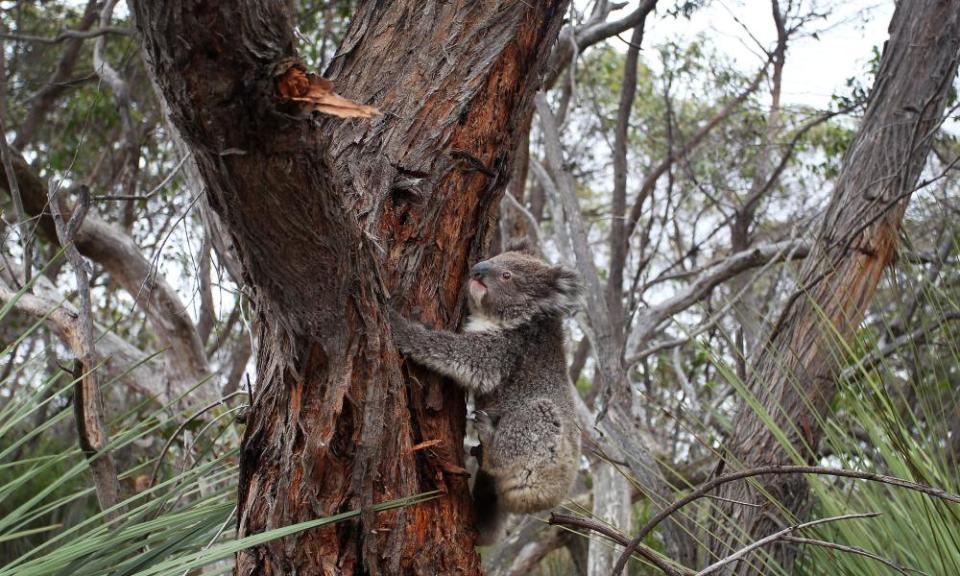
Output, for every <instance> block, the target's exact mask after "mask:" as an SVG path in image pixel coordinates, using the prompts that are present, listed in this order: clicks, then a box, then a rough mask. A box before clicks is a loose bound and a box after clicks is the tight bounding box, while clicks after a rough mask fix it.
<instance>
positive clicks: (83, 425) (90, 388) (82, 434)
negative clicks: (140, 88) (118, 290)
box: [48, 180, 123, 520]
mask: <svg viewBox="0 0 960 576" xmlns="http://www.w3.org/2000/svg"><path fill="white" fill-rule="evenodd" d="M58 189H59V186H58V184H57V183H55V182H53V181H52V180H51V182H50V187H49V189H48V198H49V206H50V215H51V216H52V218H53V222H54V225H55V226H56V230H57V236H58V237H59V240H60V245H61V246H63V250H64V252H65V253H66V255H67V260H69V261H70V264H71V266H72V267H73V271H74V275H75V276H76V281H77V293H78V294H79V296H80V333H79V334H78V335H77V337H76V339H75V342H74V343H73V346H72V348H73V352H74V355H75V356H76V357H77V365H76V366H75V367H74V376H75V377H76V378H77V379H78V380H79V385H78V386H76V387H75V388H74V410H75V411H76V420H77V432H78V433H79V434H78V435H79V441H80V448H81V449H82V450H83V452H84V454H85V455H86V457H87V460H88V461H89V463H90V469H91V470H92V472H93V480H94V484H95V486H96V490H97V499H98V500H99V501H100V508H101V509H102V510H104V511H105V512H106V514H107V518H108V519H110V520H113V519H114V518H116V517H118V516H119V515H120V514H122V513H123V510H122V508H120V507H115V506H116V504H117V502H118V501H119V499H120V482H119V480H118V479H117V469H116V466H114V463H113V458H112V457H111V455H110V452H108V451H107V450H106V448H107V445H108V444H109V439H108V437H107V429H106V426H104V417H103V398H102V396H101V394H100V382H99V375H98V372H97V352H96V348H95V347H94V331H93V314H92V310H91V307H92V305H91V301H90V280H89V272H88V265H87V263H86V261H84V259H83V257H82V256H80V252H79V251H78V250H77V247H76V246H75V245H74V243H73V240H74V236H75V235H76V232H77V230H79V229H80V225H81V224H82V223H83V218H84V217H85V216H86V213H87V209H88V208H89V206H90V191H89V190H88V189H87V187H86V186H81V187H80V188H79V190H78V191H79V196H78V201H77V206H76V208H74V211H73V214H72V215H71V216H70V220H69V221H68V222H66V223H65V222H64V221H63V215H62V214H61V213H60V200H59V199H58V198H57V191H58Z"/></svg>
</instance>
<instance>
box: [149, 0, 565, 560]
mask: <svg viewBox="0 0 960 576" xmlns="http://www.w3.org/2000/svg"><path fill="white" fill-rule="evenodd" d="M131 4H132V7H133V11H134V13H135V16H136V20H137V26H138V29H139V31H140V33H141V36H142V38H143V43H144V48H145V50H146V53H147V55H148V60H149V62H150V64H151V67H152V69H153V74H154V77H155V80H156V82H157V84H158V86H159V87H160V89H161V91H162V93H163V95H164V97H165V99H166V101H167V104H168V105H169V110H170V114H171V119H172V121H173V123H174V124H175V125H176V127H177V128H178V129H179V131H180V132H181V134H182V135H183V137H184V140H185V141H186V143H187V145H188V146H189V147H190V148H191V150H192V152H193V154H194V157H195V159H196V162H197V166H198V167H199V169H200V173H201V174H202V176H203V179H204V181H205V183H206V187H207V191H208V192H207V194H208V197H209V200H210V204H211V206H212V207H213V209H214V210H215V211H216V212H217V213H218V214H219V215H220V216H221V217H222V219H223V222H224V225H225V226H226V227H227V229H228V230H229V231H230V233H231V235H232V237H233V240H234V242H235V245H236V249H237V251H238V253H239V255H240V258H241V262H242V265H243V268H244V274H245V276H246V278H247V279H248V281H249V283H250V284H251V286H252V288H253V290H254V291H255V298H256V304H257V311H258V314H259V316H260V326H261V333H260V338H259V342H260V345H259V357H258V376H257V386H256V390H255V398H254V400H253V408H252V412H251V414H250V415H249V417H248V426H247V431H246V434H245V437H244V441H243V451H242V457H241V463H240V467H241V473H240V489H239V533H240V535H241V536H244V535H248V534H252V533H256V532H261V531H263V530H266V529H269V528H272V527H276V526H280V525H284V524H289V523H293V522H298V521H302V520H307V519H311V518H316V517H319V516H327V515H331V514H335V513H337V512H341V511H345V510H351V509H357V508H364V509H366V508H367V507H369V506H370V505H371V504H374V503H378V502H383V501H387V500H391V499H394V498H398V497H404V496H410V495H413V494H418V493H422V492H426V491H429V490H433V489H437V490H440V491H441V492H442V493H443V496H442V497H441V498H438V499H436V500H433V501H431V502H428V503H426V504H420V505H417V506H415V507H410V508H404V509H400V510H397V511H391V512H385V513H380V514H374V513H373V512H372V511H369V510H365V511H364V513H363V514H361V516H360V518H359V519H358V520H356V521H351V522H344V523H341V524H338V525H337V526H335V527H331V528H326V529H321V530H315V531H309V532H306V533H302V534H299V535H297V536H294V537H290V538H286V539H284V540H280V541H275V542H273V543H270V544H267V545H264V546H259V547H256V548H253V549H250V550H247V551H244V552H243V553H241V554H240V555H239V556H238V558H237V568H236V571H237V573H238V574H290V573H298V574H338V573H367V572H369V573H384V574H475V573H479V571H480V566H479V557H478V556H477V554H476V553H475V552H474V549H473V539H474V536H475V534H474V531H473V529H472V527H471V520H472V519H471V518H470V511H469V506H468V504H469V494H468V491H467V482H466V478H465V477H464V474H463V472H462V465H463V454H462V441H463V433H464V418H463V416H464V401H463V395H462V393H461V392H459V391H457V390H456V389H454V388H453V387H451V386H449V385H447V384H446V383H443V382H441V381H439V380H438V379H437V378H436V377H434V376H432V375H430V374H428V373H426V372H420V371H415V372H416V373H415V377H414V375H413V374H405V372H404V371H403V370H402V369H401V365H400V359H399V358H398V355H397V353H396V352H395V348H394V346H393V345H392V343H391V342H390V339H389V334H388V331H387V328H386V322H385V314H384V307H385V306H386V305H387V300H388V299H389V297H390V296H389V295H391V294H392V295H393V300H394V303H395V304H398V305H401V307H402V308H404V309H406V310H408V311H409V310H413V311H415V313H416V314H418V315H419V317H420V319H422V320H423V321H425V322H427V323H429V324H432V325H438V326H445V327H452V326H454V325H455V324H456V322H457V320H458V319H459V316H460V307H459V302H460V289H461V285H462V281H463V277H464V275H465V272H466V270H467V269H468V266H469V263H470V262H471V261H472V260H474V259H476V258H478V257H479V256H480V255H481V252H482V248H483V244H484V241H485V238H486V236H487V228H488V224H489V222H490V220H491V217H492V216H493V215H494V214H495V210H496V209H497V200H498V197H499V194H500V193H501V192H502V189H503V186H504V185H506V183H507V181H508V180H509V175H510V170H511V160H512V156H513V152H514V150H515V148H516V144H517V142H518V141H519V139H520V136H521V130H520V127H522V126H524V125H525V124H526V121H527V119H528V118H529V115H530V114H531V110H532V96H533V94H534V92H535V91H536V89H537V87H538V85H539V80H540V71H541V69H542V67H543V63H544V60H545V58H546V56H547V54H548V53H549V49H550V46H551V44H552V43H553V41H554V40H555V38H556V35H557V31H558V29H559V27H560V22H561V19H562V15H563V13H564V11H565V8H566V2H564V1H550V2H536V3H530V2H519V1H510V2H465V3H422V2H407V1H398V2H389V3H380V2H362V3H360V5H359V6H358V8H357V10H356V13H355V16H354V19H353V22H352V24H351V26H350V29H349V30H348V32H347V34H346V36H345V39H344V42H343V44H342V45H341V47H340V49H339V51H338V53H337V56H336V58H335V59H334V60H333V62H332V64H331V67H330V69H329V70H328V72H327V76H328V77H329V78H331V79H333V80H334V81H335V82H336V83H337V91H338V92H339V93H340V94H342V95H343V96H345V97H347V98H350V99H352V100H355V101H360V102H363V103H365V104H370V105H374V106H376V107H378V108H379V109H380V111H381V112H382V115H381V116H379V117H377V118H374V119H372V120H369V121H368V120H341V119H335V118H324V117H320V118H311V117H309V116H307V115H304V114H302V113H301V111H300V109H299V108H298V105H297V104H296V103H292V102H288V101H284V100H283V99H282V98H281V96H280V93H279V90H278V85H277V80H278V78H279V77H285V76H284V75H285V74H286V73H289V71H290V70H291V69H295V68H296V66H297V65H298V64H297V61H296V51H295V48H294V34H293V28H292V24H291V22H290V14H289V12H288V3H287V2H284V1H280V0H275V1H266V2H252V1H248V2H235V3H222V2H219V3H218V2H164V3H155V2H147V1H134V2H131ZM408 369H409V368H408Z"/></svg>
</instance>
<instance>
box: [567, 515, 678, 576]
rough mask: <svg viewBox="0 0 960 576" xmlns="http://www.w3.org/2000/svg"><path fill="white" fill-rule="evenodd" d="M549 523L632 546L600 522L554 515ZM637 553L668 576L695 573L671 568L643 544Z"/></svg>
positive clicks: (578, 517)
mask: <svg viewBox="0 0 960 576" xmlns="http://www.w3.org/2000/svg"><path fill="white" fill-rule="evenodd" d="M548 522H549V523H550V524H553V525H554V526H570V527H573V528H583V529H586V530H591V531H593V532H596V533H597V534H601V535H603V536H606V537H607V538H608V539H610V540H612V541H614V542H616V543H617V544H619V545H621V546H626V545H628V544H630V540H629V539H628V538H627V537H626V536H624V535H623V534H621V533H620V532H618V531H616V530H614V529H613V528H611V527H610V526H607V525H606V524H604V523H602V522H598V521H596V520H594V519H592V518H583V517H580V516H570V515H569V514H556V513H554V514H551V515H550V520H548ZM636 552H637V554H639V555H640V556H641V557H643V559H644V560H646V561H647V562H649V563H651V564H653V565H654V566H656V567H657V568H659V569H660V570H661V571H662V572H663V573H664V574H667V575H668V576H687V575H692V574H693V573H694V572H693V570H690V569H689V568H685V567H680V568H675V567H673V566H671V565H670V564H668V563H667V562H666V560H664V559H663V558H661V557H660V555H659V554H657V553H656V552H654V551H653V550H651V549H650V548H647V547H646V546H643V545H642V544H641V545H640V546H639V547H638V548H637V550H636Z"/></svg>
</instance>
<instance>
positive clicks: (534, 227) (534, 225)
mask: <svg viewBox="0 0 960 576" xmlns="http://www.w3.org/2000/svg"><path fill="white" fill-rule="evenodd" d="M503 197H504V198H506V199H507V201H508V202H509V203H510V206H511V207H512V208H514V209H515V210H516V211H517V212H519V213H521V214H523V217H524V218H526V219H527V222H528V223H529V224H530V230H531V231H532V232H533V243H534V245H535V246H537V247H538V248H539V247H541V246H542V245H541V244H540V239H541V238H542V237H543V234H542V233H541V232H540V223H539V222H537V219H536V218H535V217H534V216H533V214H531V213H530V211H529V210H527V207H526V206H524V205H523V204H521V203H520V201H519V200H517V199H516V197H514V195H513V194H511V193H510V191H509V190H507V191H506V192H504V193H503Z"/></svg>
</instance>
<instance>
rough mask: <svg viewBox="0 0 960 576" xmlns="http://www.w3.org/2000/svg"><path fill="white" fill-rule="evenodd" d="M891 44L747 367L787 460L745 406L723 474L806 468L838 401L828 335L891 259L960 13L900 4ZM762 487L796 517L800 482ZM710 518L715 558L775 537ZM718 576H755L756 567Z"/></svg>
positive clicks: (742, 491)
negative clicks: (800, 262) (791, 286)
mask: <svg viewBox="0 0 960 576" xmlns="http://www.w3.org/2000/svg"><path fill="white" fill-rule="evenodd" d="M890 33H891V36H890V40H889V41H888V42H887V44H886V46H885V48H884V52H883V56H882V59H881V64H880V70H879V72H878V74H877V78H876V82H875V84H874V88H873V91H872V94H871V99H870V104H869V106H868V108H867V111H866V114H865V116H864V118H863V122H862V124H861V126H860V129H859V131H858V134H857V136H856V139H855V140H854V142H853V143H852V144H851V146H850V148H849V150H848V151H847V153H846V157H845V158H844V168H843V171H842V173H841V175H840V178H839V180H838V182H837V186H836V188H835V190H834V193H833V196H832V199H831V201H830V204H829V206H828V209H827V212H826V214H825V218H824V221H823V224H822V228H821V230H820V232H819V234H818V238H817V240H816V243H815V245H814V247H813V250H812V252H811V254H810V256H809V257H808V258H807V260H806V263H805V265H804V268H803V271H802V272H801V277H800V279H799V286H800V289H799V291H798V293H797V295H796V296H795V297H794V298H793V299H792V300H791V301H790V302H789V304H788V305H787V307H786V309H785V310H784V312H783V314H782V316H781V318H780V321H779V322H778V324H777V326H776V328H775V330H774V331H773V333H772V335H771V337H770V340H769V342H768V343H767V345H766V346H765V348H764V349H763V351H762V352H761V353H760V354H759V356H758V357H757V360H756V362H755V364H754V367H753V368H754V369H753V373H752V377H751V380H750V389H751V391H752V393H753V394H754V395H755V396H756V397H757V400H758V402H759V405H760V406H761V407H762V409H763V410H764V411H765V412H766V413H767V414H769V415H770V417H771V418H772V419H773V420H774V422H776V424H777V425H778V426H779V428H780V430H781V431H782V432H783V434H785V436H786V439H787V440H788V441H789V443H790V445H791V446H792V448H791V449H790V450H788V449H787V448H786V447H784V446H783V445H782V444H781V443H780V441H778V439H777V437H776V436H775V434H774V432H773V431H772V430H771V429H770V428H769V427H768V426H767V425H765V424H764V423H763V420H762V419H761V418H760V417H758V414H757V413H756V412H755V411H754V410H753V409H752V408H750V407H749V406H746V405H744V406H743V407H742V408H741V410H740V413H739V415H738V417H737V418H736V419H735V422H736V423H737V424H736V428H735V431H734V434H733V436H732V438H731V440H730V443H729V449H730V452H731V457H730V458H729V459H728V461H727V467H728V468H727V469H728V470H730V469H731V467H739V466H743V467H745V468H754V467H759V466H765V465H771V464H787V463H792V462H791V460H792V458H791V456H790V452H792V451H794V450H795V451H796V453H797V454H799V455H800V458H803V459H809V460H811V461H812V460H815V457H816V449H817V445H818V443H819V440H820V437H821V427H820V426H821V422H822V418H823V417H824V416H825V415H826V409H827V407H828V405H829V402H830V401H831V399H832V398H833V396H834V394H835V392H836V389H837V384H836V383H837V378H836V376H837V373H836V370H837V359H838V358H842V357H843V352H842V349H841V348H840V347H839V346H837V340H836V337H835V335H838V336H840V337H844V338H845V337H849V336H851V335H853V333H854V331H855V330H856V329H857V328H858V326H859V325H860V323H861V321H862V319H863V315H864V313H865V311H866V308H867V306H868V305H869V303H870V300H871V298H872V297H873V294H874V291H875V289H876V286H877V283H878V281H879V279H880V276H881V274H882V273H883V270H884V269H885V267H886V266H887V265H888V264H889V263H891V262H892V261H893V260H894V259H895V255H896V246H897V232H898V230H899V227H900V223H901V220H902V217H903V214H904V211H905V209H906V206H907V202H908V201H909V198H910V195H911V193H912V192H913V190H914V188H915V186H916V183H917V179H918V177H919V175H920V172H921V170H922V168H923V165H924V163H925V159H926V157H927V153H928V152H929V150H930V146H931V142H932V138H933V136H934V134H935V132H936V131H937V129H938V127H939V123H940V119H941V115H942V114H943V110H944V105H945V101H946V96H947V92H948V90H949V88H950V86H951V85H952V83H953V81H954V79H955V77H956V73H957V63H958V61H960V2H958V1H957V0H916V1H914V2H901V3H899V4H898V6H897V9H896V11H895V13H894V16H893V20H892V22H891V25H890ZM762 485H763V488H764V489H765V490H766V491H767V492H768V493H769V494H770V495H771V496H772V498H773V500H775V501H777V502H779V503H780V504H781V505H782V506H783V507H784V508H785V509H786V510H789V511H792V512H799V511H800V509H801V506H802V503H803V502H804V500H805V497H806V495H807V486H806V484H805V483H804V482H803V480H802V479H801V478H799V477H786V476H772V477H769V478H767V479H765V480H764V481H763V482H762ZM720 496H722V497H724V498H727V499H730V500H729V501H728V502H732V501H748V502H758V501H761V502H762V501H766V499H765V498H763V497H760V496H758V491H756V490H754V489H753V488H751V486H750V485H749V484H747V483H732V484H729V485H727V486H726V487H725V488H724V489H723V490H721V491H720ZM718 508H719V510H718V512H717V513H716V514H717V515H716V516H715V518H714V522H715V523H714V524H713V525H714V526H718V527H719V528H718V530H716V533H717V534H721V535H723V536H722V537H721V538H720V539H719V540H717V541H715V542H714V543H713V546H712V548H713V550H712V552H713V553H714V554H716V555H717V556H718V557H723V556H726V555H728V554H729V553H731V552H732V551H733V550H735V549H737V548H739V547H742V546H743V545H745V544H746V543H748V542H750V541H754V540H756V539H758V538H760V537H763V536H765V535H767V534H770V533H772V532H774V531H775V530H776V526H777V525H776V523H775V522H774V521H773V520H771V519H770V517H769V516H768V515H767V513H768V511H769V509H768V508H767V507H759V508H755V507H751V506H742V505H741V506H738V505H733V504H726V505H723V506H719V507H718ZM722 514H725V516H724V515H722ZM788 523H789V521H788ZM741 530H742V532H741ZM773 552H774V556H775V558H776V559H777V560H778V561H779V562H781V563H782V564H784V565H786V566H789V565H790V563H791V560H792V558H791V557H790V556H789V547H787V546H779V545H778V546H776V547H775V548H774V550H773ZM724 569H725V570H726V571H727V573H731V572H736V573H740V574H759V573H764V572H765V571H766V570H765V568H764V565H763V562H762V560H760V559H759V558H757V557H756V556H754V557H752V558H751V559H749V560H747V561H742V562H740V563H739V564H731V565H728V566H725V567H724ZM788 570H789V569H788Z"/></svg>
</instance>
